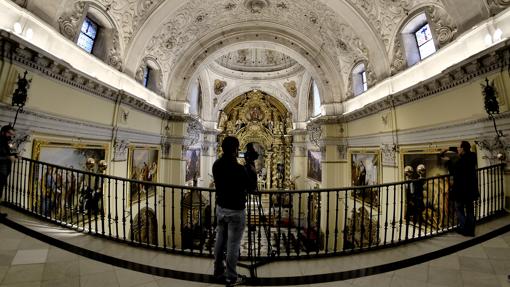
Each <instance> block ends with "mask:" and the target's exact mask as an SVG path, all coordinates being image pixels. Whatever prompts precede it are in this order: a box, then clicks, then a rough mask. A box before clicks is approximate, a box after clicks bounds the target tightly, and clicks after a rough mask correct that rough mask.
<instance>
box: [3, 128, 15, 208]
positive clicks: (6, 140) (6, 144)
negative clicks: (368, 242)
mask: <svg viewBox="0 0 510 287" xmlns="http://www.w3.org/2000/svg"><path fill="white" fill-rule="evenodd" d="M15 135H16V133H15V131H14V128H13V127H12V126H10V125H5V126H3V127H2V129H1V130H0V198H2V195H3V190H4V188H5V187H6V186H7V177H8V176H9V174H10V173H11V165H12V162H13V161H14V160H15V156H16V153H14V152H13V151H12V149H11V146H10V143H11V141H12V139H13V138H14V136H15ZM5 216H7V214H5V213H0V218H1V217H5Z"/></svg>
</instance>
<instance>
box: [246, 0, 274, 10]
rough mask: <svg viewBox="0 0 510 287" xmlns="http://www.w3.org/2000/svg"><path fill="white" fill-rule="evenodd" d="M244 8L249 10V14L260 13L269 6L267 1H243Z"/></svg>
mask: <svg viewBox="0 0 510 287" xmlns="http://www.w3.org/2000/svg"><path fill="white" fill-rule="evenodd" d="M244 6H245V7H246V8H248V9H249V10H250V12H251V13H260V12H262V10H263V9H264V8H266V7H268V6H269V1H267V0H245V1H244Z"/></svg>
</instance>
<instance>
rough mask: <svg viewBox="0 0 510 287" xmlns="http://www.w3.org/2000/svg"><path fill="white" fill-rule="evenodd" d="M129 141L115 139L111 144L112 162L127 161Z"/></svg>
mask: <svg viewBox="0 0 510 287" xmlns="http://www.w3.org/2000/svg"><path fill="white" fill-rule="evenodd" d="M128 146H129V141H128V140H126V139H115V142H114V144H113V161H125V160H127V152H128Z"/></svg>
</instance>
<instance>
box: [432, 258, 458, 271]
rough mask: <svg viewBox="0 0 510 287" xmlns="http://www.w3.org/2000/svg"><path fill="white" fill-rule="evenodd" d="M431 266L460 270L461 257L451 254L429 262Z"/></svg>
mask: <svg viewBox="0 0 510 287" xmlns="http://www.w3.org/2000/svg"><path fill="white" fill-rule="evenodd" d="M429 266H434V267H444V268H448V269H455V270H460V262H459V256H458V255H457V254H451V255H448V256H445V257H440V258H438V259H434V260H432V261H429Z"/></svg>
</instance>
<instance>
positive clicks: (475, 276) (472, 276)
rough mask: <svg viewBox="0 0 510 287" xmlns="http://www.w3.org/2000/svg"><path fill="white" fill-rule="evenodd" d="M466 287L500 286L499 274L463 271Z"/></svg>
mask: <svg viewBox="0 0 510 287" xmlns="http://www.w3.org/2000/svg"><path fill="white" fill-rule="evenodd" d="M461 273H462V281H463V283H464V286H465V287H499V280H498V277H497V275H495V274H488V273H483V272H475V271H461Z"/></svg>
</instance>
